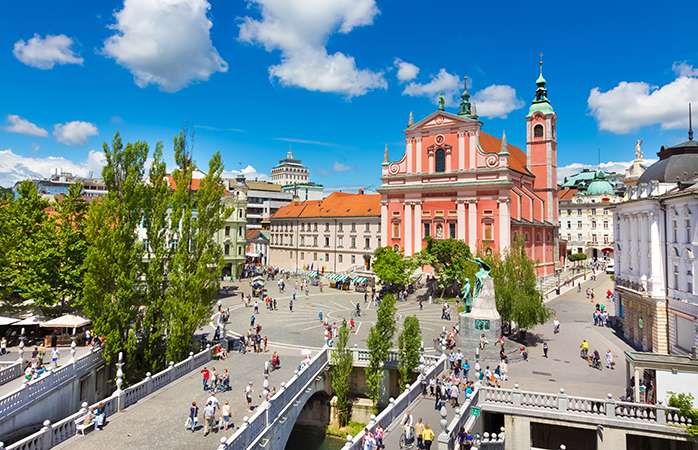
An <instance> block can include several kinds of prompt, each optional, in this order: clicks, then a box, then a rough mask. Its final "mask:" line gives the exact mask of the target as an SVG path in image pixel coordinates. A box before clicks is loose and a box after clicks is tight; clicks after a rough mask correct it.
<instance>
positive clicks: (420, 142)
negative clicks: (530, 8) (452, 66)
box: [378, 72, 559, 276]
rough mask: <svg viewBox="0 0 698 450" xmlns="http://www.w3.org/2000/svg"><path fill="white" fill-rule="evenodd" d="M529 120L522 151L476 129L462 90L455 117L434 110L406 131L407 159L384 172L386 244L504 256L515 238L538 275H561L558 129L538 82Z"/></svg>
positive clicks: (410, 250) (408, 251) (542, 82)
mask: <svg viewBox="0 0 698 450" xmlns="http://www.w3.org/2000/svg"><path fill="white" fill-rule="evenodd" d="M537 84H538V89H537V91H536V100H534V101H533V104H532V105H531V108H530V111H529V114H528V115H527V116H526V122H525V123H526V127H527V133H526V135H527V142H526V152H524V151H522V150H521V149H520V148H518V147H515V146H513V145H510V144H508V143H507V142H506V136H503V138H502V139H498V138H495V137H493V136H490V135H489V134H487V133H485V132H483V131H482V130H481V128H482V125H483V123H482V122H480V121H479V120H477V119H478V116H477V113H476V111H475V107H474V105H472V104H471V103H470V102H469V97H470V95H469V94H468V92H467V90H465V91H464V92H463V94H462V95H461V97H462V99H463V101H462V102H461V105H460V110H459V111H458V112H457V113H455V114H454V113H449V112H446V111H445V110H444V107H443V102H442V101H441V102H440V105H439V109H438V110H437V111H436V112H434V113H432V114H430V115H429V116H427V117H426V118H424V119H422V120H421V121H419V122H417V123H412V119H411V117H410V124H409V126H408V128H407V129H406V130H405V131H404V133H405V135H406V147H405V154H404V156H403V157H402V158H401V159H400V160H399V161H394V162H390V161H389V157H388V152H387V148H386V153H385V156H384V161H383V165H382V176H381V180H382V183H381V187H380V188H379V189H378V192H379V193H380V194H381V220H382V223H381V229H382V237H381V238H382V242H384V245H391V246H395V245H398V246H399V247H400V248H402V249H403V250H404V252H405V254H406V255H412V254H414V253H416V252H418V251H420V250H421V249H422V248H423V247H424V246H425V242H424V237H425V236H432V237H434V238H436V239H446V238H450V237H452V238H455V239H460V240H463V241H465V242H466V243H467V244H468V245H469V246H470V248H471V249H472V250H473V252H474V251H475V249H477V248H478V247H479V246H480V245H483V246H485V247H490V248H492V249H494V250H504V249H506V248H508V247H509V246H510V245H511V242H512V240H513V239H514V238H515V237H516V236H522V237H524V238H525V239H526V251H527V252H528V254H529V256H530V257H531V258H533V259H534V260H537V261H538V275H539V276H548V275H552V274H554V273H555V269H556V268H559V238H558V229H557V224H558V218H557V215H558V202H557V173H556V171H557V148H556V142H555V139H556V130H555V122H556V120H557V116H556V115H555V113H554V112H553V110H552V107H551V106H550V102H549V101H548V99H547V90H546V89H545V80H544V79H543V77H542V72H541V76H540V78H539V79H538V81H537Z"/></svg>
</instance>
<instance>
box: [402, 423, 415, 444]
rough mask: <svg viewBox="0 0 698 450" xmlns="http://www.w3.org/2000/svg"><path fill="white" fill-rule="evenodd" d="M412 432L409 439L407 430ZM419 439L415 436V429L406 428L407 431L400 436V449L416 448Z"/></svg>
mask: <svg viewBox="0 0 698 450" xmlns="http://www.w3.org/2000/svg"><path fill="white" fill-rule="evenodd" d="M408 429H409V430H410V437H409V439H408V438H407V430H408ZM415 442H417V438H416V437H415V435H414V427H405V431H404V432H403V433H402V435H400V448H412V447H414V444H415Z"/></svg>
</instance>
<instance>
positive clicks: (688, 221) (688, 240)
mask: <svg viewBox="0 0 698 450" xmlns="http://www.w3.org/2000/svg"><path fill="white" fill-rule="evenodd" d="M686 243H687V244H690V243H691V219H686Z"/></svg>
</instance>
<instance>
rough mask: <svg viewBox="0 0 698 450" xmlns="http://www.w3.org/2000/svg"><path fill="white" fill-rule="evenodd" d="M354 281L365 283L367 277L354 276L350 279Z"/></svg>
mask: <svg viewBox="0 0 698 450" xmlns="http://www.w3.org/2000/svg"><path fill="white" fill-rule="evenodd" d="M352 281H353V282H354V283H365V282H367V281H368V278H364V277H356V278H354V279H353V280H352Z"/></svg>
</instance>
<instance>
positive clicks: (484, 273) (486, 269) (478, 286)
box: [468, 258, 492, 297]
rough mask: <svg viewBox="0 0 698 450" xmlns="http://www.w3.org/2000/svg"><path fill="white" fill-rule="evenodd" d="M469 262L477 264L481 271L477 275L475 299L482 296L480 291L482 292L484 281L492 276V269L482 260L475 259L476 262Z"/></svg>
mask: <svg viewBox="0 0 698 450" xmlns="http://www.w3.org/2000/svg"><path fill="white" fill-rule="evenodd" d="M468 261H470V262H472V263H475V264H477V265H478V267H480V270H478V271H477V273H476V274H475V292H473V297H477V296H478V295H480V291H482V279H483V278H484V277H489V276H490V272H491V271H492V268H491V267H490V266H489V265H488V264H487V263H486V262H485V261H483V260H482V259H480V258H475V261H473V260H472V259H469V260H468Z"/></svg>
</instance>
